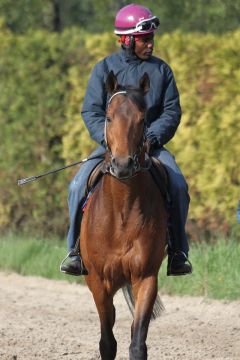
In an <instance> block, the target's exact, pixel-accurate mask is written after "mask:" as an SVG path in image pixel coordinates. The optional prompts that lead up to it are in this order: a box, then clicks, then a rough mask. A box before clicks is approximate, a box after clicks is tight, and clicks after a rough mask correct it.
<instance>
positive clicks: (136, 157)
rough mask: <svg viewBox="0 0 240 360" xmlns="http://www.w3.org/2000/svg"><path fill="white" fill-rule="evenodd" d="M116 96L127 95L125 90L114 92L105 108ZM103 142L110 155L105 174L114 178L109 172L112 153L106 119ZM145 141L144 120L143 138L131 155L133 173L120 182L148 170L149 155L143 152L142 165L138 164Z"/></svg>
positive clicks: (149, 165)
mask: <svg viewBox="0 0 240 360" xmlns="http://www.w3.org/2000/svg"><path fill="white" fill-rule="evenodd" d="M117 95H127V91H126V90H121V91H117V92H115V93H114V94H113V95H112V96H111V97H110V99H109V100H108V103H107V108H108V107H109V105H110V103H111V101H112V99H113V98H114V97H115V96H117ZM104 140H105V144H106V149H107V152H108V153H109V154H110V164H109V166H107V168H106V172H107V173H109V174H111V175H112V176H114V177H116V176H115V174H114V173H113V172H111V161H112V160H113V155H112V151H111V149H110V147H109V145H108V141H107V117H106V118H105V124H104ZM145 141H146V121H145V120H144V129H143V136H142V139H141V142H140V144H139V146H138V149H137V151H136V152H135V153H134V154H133V157H132V159H133V161H134V173H133V174H132V175H129V176H126V177H121V179H120V180H127V179H130V178H132V177H134V176H135V175H136V174H137V173H139V172H140V171H148V170H149V169H150V167H151V160H150V157H149V155H148V154H147V153H146V152H145V160H144V165H141V164H140V162H139V156H140V155H141V153H142V150H143V147H144V143H145Z"/></svg>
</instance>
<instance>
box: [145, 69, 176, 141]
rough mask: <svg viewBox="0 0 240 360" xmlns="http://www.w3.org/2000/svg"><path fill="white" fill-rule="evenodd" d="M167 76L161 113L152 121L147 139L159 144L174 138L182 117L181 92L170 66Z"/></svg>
mask: <svg viewBox="0 0 240 360" xmlns="http://www.w3.org/2000/svg"><path fill="white" fill-rule="evenodd" d="M165 78H166V80H165V86H164V92H163V99H162V107H161V108H162V109H161V113H160V114H159V117H158V118H156V119H155V120H153V121H152V123H151V124H150V126H149V128H148V131H147V139H148V140H149V141H150V143H151V144H153V145H157V146H163V145H165V144H166V143H167V142H168V141H169V140H171V139H172V137H173V136H174V134H175V132H176V130H177V127H178V125H179V123H180V119H181V107H180V102H179V93H178V90H177V86H176V83H175V80H174V76H173V73H172V71H171V69H170V68H169V67H168V66H166V67H165Z"/></svg>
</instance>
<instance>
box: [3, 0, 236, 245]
mask: <svg viewBox="0 0 240 360" xmlns="http://www.w3.org/2000/svg"><path fill="white" fill-rule="evenodd" d="M127 3H128V2H126V1H103V0H98V1H94V0H91V1H90V0H88V1H74V0H70V1H61V0H55V1H54V0H52V1H50V0H42V1H38V0H33V1H30V0H18V1H17V2H16V1H13V0H0V19H1V20H0V93H1V96H0V129H1V131H0V231H1V232H2V233H5V232H9V231H11V232H17V233H20V232H21V233H22V232H23V233H28V234H35V235H37V234H38V235H39V234H40V235H44V236H50V237H51V236H54V235H58V236H60V237H64V236H65V233H66V231H67V226H68V210H67V188H68V183H69V181H70V179H71V178H72V176H73V174H74V173H75V172H76V170H77V169H76V168H75V169H72V170H67V171H63V172H61V173H59V174H57V175H51V176H48V177H46V178H43V179H42V180H41V181H39V182H35V183H31V184H28V185H25V186H23V187H18V186H17V179H20V178H24V177H27V176H30V175H35V174H39V173H42V172H44V171H46V170H49V169H53V168H57V167H59V166H62V165H64V164H68V163H70V162H74V161H78V160H80V159H81V158H83V157H85V156H87V155H88V154H89V152H90V151H91V150H92V149H93V148H94V147H95V146H96V144H95V143H93V142H92V141H91V140H90V138H89V136H88V133H87V130H86V128H85V127H84V124H83V121H82V119H81V115H80V111H81V106H82V100H83V97H84V92H85V88H86V84H87V81H88V78H89V75H90V72H91V70H92V67H93V66H94V64H95V63H96V62H97V61H99V60H100V59H101V58H103V57H104V56H106V55H108V54H109V53H111V52H113V51H116V50H117V49H118V47H119V44H118V43H117V39H116V37H115V36H114V34H113V33H112V28H113V23H114V16H115V13H116V11H117V10H118V9H119V8H120V7H121V6H124V5H126V4H127ZM139 3H142V4H144V5H146V6H148V7H150V8H151V9H152V11H153V13H154V14H158V15H159V16H160V20H161V30H160V32H159V33H158V34H157V35H156V41H155V55H156V56H159V57H161V58H163V59H164V60H165V61H167V62H168V63H169V64H170V65H171V67H172V69H173V71H174V74H175V77H176V80H177V84H178V87H179V90H180V94H181V103H182V108H183V117H182V122H181V125H180V127H179V129H178V132H177V134H176V135H175V137H174V139H173V140H172V141H171V142H170V143H169V144H168V148H169V149H170V150H171V151H172V152H173V153H174V154H175V156H176V159H177V162H178V164H179V165H180V167H181V169H182V171H183V173H184V174H185V176H186V178H187V181H188V183H189V188H190V195H191V199H192V200H191V207H190V214H189V220H188V232H189V234H190V235H191V239H192V240H196V241H199V240H201V238H202V236H203V235H204V236H205V237H206V236H212V235H214V234H218V233H219V232H222V233H224V234H229V233H231V232H235V233H239V225H238V224H237V222H236V207H237V202H238V199H239V198H240V194H239V185H240V175H239V168H240V156H239V154H240V95H239V87H240V86H239V84H240V68H239V59H240V48H239V43H240V29H239V13H240V1H239V0H237V1H231V0H228V1H226V0H225V1H221V0H215V1H214V0H212V1H205V0H202V1H200V0H196V1H194V2H192V1H186V0H184V1H179V0H168V1H157V2H156V1H147V2H143V1H139Z"/></svg>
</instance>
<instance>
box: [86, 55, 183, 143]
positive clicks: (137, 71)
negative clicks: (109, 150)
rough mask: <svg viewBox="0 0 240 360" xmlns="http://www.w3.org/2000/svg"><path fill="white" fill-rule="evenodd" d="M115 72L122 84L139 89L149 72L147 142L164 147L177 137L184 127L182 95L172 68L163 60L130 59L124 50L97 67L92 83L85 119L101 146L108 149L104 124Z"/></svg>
mask: <svg viewBox="0 0 240 360" xmlns="http://www.w3.org/2000/svg"><path fill="white" fill-rule="evenodd" d="M111 70H113V72H114V74H115V75H116V76H117V80H118V83H119V84H121V85H123V86H125V85H132V86H136V87H138V86H139V80H140V78H141V76H142V75H143V74H144V73H145V72H147V73H148V75H149V78H150V90H149V92H148V93H147V94H146V97H145V98H146V104H147V111H146V121H147V127H148V130H147V138H148V139H149V141H150V143H151V144H154V145H155V146H162V145H164V144H166V143H167V142H168V141H169V140H170V139H171V138H172V137H173V136H174V134H175V131H176V130H177V127H178V125H179V123H180V118H181V108H180V103H179V94H178V90H177V87H176V83H175V80H174V76H173V73H172V71H171V69H170V67H169V66H168V65H167V64H166V63H165V62H164V61H163V60H161V59H159V58H156V57H154V56H152V57H151V58H150V59H149V60H141V59H139V58H138V57H137V56H135V55H131V56H128V55H127V53H126V51H125V50H124V49H120V51H119V52H118V53H114V54H112V55H110V56H107V57H106V58H105V59H103V60H102V61H100V62H99V63H97V64H96V65H95V67H94V69H93V71H92V74H91V77H90V79H89V82H88V86H87V90H86V94H85V98H84V102H83V108H82V117H83V120H84V122H85V124H86V126H87V128H88V130H89V133H90V135H91V137H92V139H94V140H95V141H96V142H97V143H98V144H100V145H104V122H105V112H106V107H107V100H108V94H107V93H106V89H105V82H106V78H107V75H108V73H109V72H110V71H111Z"/></svg>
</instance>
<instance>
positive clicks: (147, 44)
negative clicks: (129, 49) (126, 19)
mask: <svg viewBox="0 0 240 360" xmlns="http://www.w3.org/2000/svg"><path fill="white" fill-rule="evenodd" d="M153 47H154V33H151V34H146V35H141V36H136V37H135V49H134V51H135V54H136V55H137V57H139V58H140V59H142V60H147V59H149V58H150V57H151V55H152V52H153Z"/></svg>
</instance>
